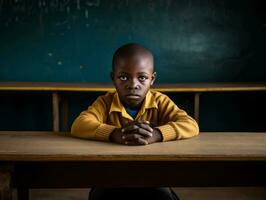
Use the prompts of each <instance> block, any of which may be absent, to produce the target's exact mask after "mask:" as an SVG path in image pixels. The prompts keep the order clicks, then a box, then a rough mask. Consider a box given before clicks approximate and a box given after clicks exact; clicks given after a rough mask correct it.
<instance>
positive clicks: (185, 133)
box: [157, 95, 199, 141]
mask: <svg viewBox="0 0 266 200" xmlns="http://www.w3.org/2000/svg"><path fill="white" fill-rule="evenodd" d="M159 104H160V105H159V106H158V107H159V113H158V114H159V116H160V123H159V124H160V125H159V126H158V127H157V128H158V129H159V130H160V131H161V133H162V136H163V141H169V140H179V139H185V138H190V137H193V136H196V135H198V134H199V127H198V124H197V122H196V121H195V120H194V119H193V118H192V117H190V116H189V115H188V114H187V113H186V112H185V111H184V110H182V109H180V108H178V107H177V105H176V104H175V103H174V102H173V101H172V100H171V99H170V98H169V97H167V96H166V95H163V97H161V99H160V101H159Z"/></svg>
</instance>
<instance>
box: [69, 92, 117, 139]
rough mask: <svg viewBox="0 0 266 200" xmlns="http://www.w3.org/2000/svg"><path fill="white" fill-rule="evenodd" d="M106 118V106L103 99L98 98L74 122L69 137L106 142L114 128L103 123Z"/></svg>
mask: <svg viewBox="0 0 266 200" xmlns="http://www.w3.org/2000/svg"><path fill="white" fill-rule="evenodd" d="M107 116H108V110H107V105H106V103H105V101H104V99H103V97H99V98H98V99H97V100H96V101H95V102H94V103H93V104H92V105H91V106H89V108H88V109H87V110H86V111H83V112H82V113H80V115H79V116H78V117H77V118H76V119H75V120H74V122H73V124H72V127H71V135H72V136H74V137H79V138H83V139H91V140H101V141H108V140H109V136H110V134H111V132H112V131H113V130H114V129H115V128H116V127H115V126H112V125H108V124H106V123H105V122H106V118H107Z"/></svg>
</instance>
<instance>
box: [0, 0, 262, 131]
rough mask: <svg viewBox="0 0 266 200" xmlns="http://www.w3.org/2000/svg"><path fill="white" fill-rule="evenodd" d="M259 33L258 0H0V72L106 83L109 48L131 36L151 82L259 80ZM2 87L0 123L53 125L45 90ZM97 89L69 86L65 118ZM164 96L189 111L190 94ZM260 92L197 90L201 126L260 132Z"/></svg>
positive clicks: (1, 75)
mask: <svg viewBox="0 0 266 200" xmlns="http://www.w3.org/2000/svg"><path fill="white" fill-rule="evenodd" d="M265 33H266V12H265V3H264V1H263V0H261V1H260V0H235V1H230V0H220V1H214V0H133V1H129V0H62V1H61V0H60V1H59V0H50V1H48V0H14V1H9V0H2V1H0V81H33V82H34V81H48V82H110V78H109V73H110V66H111V58H112V53H113V52H114V51H115V49H116V48H118V47H119V46H120V45H122V44H124V43H128V42H137V43H141V44H143V45H145V46H147V47H148V48H150V49H151V50H152V52H153V53H154V56H155V67H156V71H157V72H158V79H157V80H156V82H157V83H169V82H170V83H177V82H265V81H266V78H265V77H266V76H265V75H266V67H265V66H266V60H265V58H264V57H265V45H266V37H265ZM0 95H1V99H0V109H1V111H2V116H1V117H0V120H1V121H2V122H3V123H1V125H0V129H1V130H7V129H8V130H13V129H18V130H24V129H25V130H31V129H34V130H36V129H38V130H47V129H52V123H51V121H52V120H51V117H52V115H51V113H50V111H51V109H50V107H51V105H50V104H51V103H50V98H51V97H50V96H49V94H46V95H45V94H44V95H43V94H38V95H36V93H34V94H33V93H27V94H15V93H10V92H6V93H1V94H0ZM65 95H67V96H70V97H73V94H68V93H67V94H65ZM97 95H98V93H93V94H92V93H87V94H81V93H76V94H74V97H76V98H75V99H73V98H71V100H70V105H71V108H70V110H71V112H70V119H69V124H71V123H72V121H73V119H74V118H75V117H76V115H77V114H78V113H79V112H80V111H81V110H83V109H86V107H87V106H88V105H89V104H90V103H91V102H93V100H94V99H95V98H96V96H97ZM169 95H170V96H171V98H172V99H174V100H175V101H176V102H177V103H178V102H181V103H180V106H181V108H184V109H186V110H187V111H188V112H189V113H190V114H192V111H193V107H192V106H191V105H192V103H193V100H192V94H169ZM265 100H266V98H265V95H264V94H261V93H252V94H251V95H248V96H246V94H243V93H237V94H206V95H205V94H204V95H203V98H202V101H201V104H202V105H203V106H202V109H201V122H200V123H201V124H200V125H201V129H202V130H203V131H204V130H205V131H213V130H218V131H219V130H221V131H223V130H251V131H252V130H258V131H261V130H262V131H266V128H265V125H264V120H263V119H262V117H260V116H262V115H263V113H264V112H265V106H263V105H264V102H265ZM217 105H219V106H217ZM48 111H49V112H48ZM228 113H229V115H228ZM35 116H39V117H35ZM229 116H230V117H229ZM251 116H252V117H251ZM253 116H256V119H254V117H253ZM258 116H259V117H258ZM13 119H15V121H16V123H13V122H12V120H13ZM232 119H234V120H232ZM236 119H237V120H236Z"/></svg>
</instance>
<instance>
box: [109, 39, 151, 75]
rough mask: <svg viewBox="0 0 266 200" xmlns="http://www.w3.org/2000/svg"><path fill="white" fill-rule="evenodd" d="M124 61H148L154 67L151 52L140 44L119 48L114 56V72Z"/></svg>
mask: <svg viewBox="0 0 266 200" xmlns="http://www.w3.org/2000/svg"><path fill="white" fill-rule="evenodd" d="M124 59H144V60H147V59H148V60H149V61H150V63H151V66H152V67H153V56H152V53H151V51H150V50H149V49H147V48H145V47H144V46H142V45H140V44H135V43H130V44H126V45H123V46H121V47H120V48H118V49H117V50H116V52H115V53H114V55H113V61H112V70H113V71H114V70H115V67H116V66H117V64H118V62H119V61H121V60H124ZM152 70H153V69H152Z"/></svg>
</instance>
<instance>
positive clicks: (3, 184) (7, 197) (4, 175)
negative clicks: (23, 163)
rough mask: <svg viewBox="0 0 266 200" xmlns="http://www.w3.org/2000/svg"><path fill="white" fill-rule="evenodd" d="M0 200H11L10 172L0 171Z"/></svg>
mask: <svg viewBox="0 0 266 200" xmlns="http://www.w3.org/2000/svg"><path fill="white" fill-rule="evenodd" d="M0 199H3V200H12V187H11V172H1V171H0Z"/></svg>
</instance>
